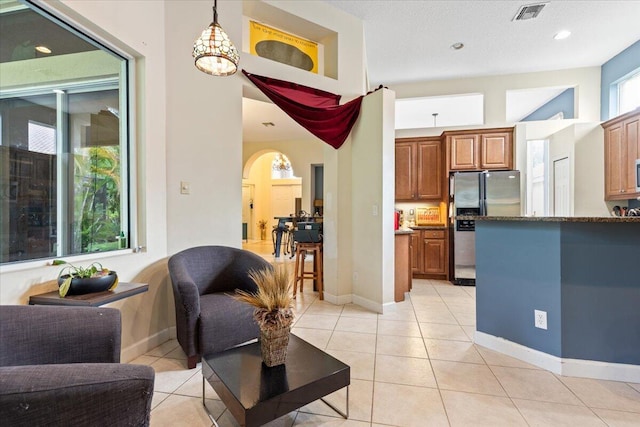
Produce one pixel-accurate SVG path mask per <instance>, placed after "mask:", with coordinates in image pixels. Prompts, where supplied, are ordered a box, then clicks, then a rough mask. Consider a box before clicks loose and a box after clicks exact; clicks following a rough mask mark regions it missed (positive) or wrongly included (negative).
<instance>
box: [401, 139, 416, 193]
mask: <svg viewBox="0 0 640 427" xmlns="http://www.w3.org/2000/svg"><path fill="white" fill-rule="evenodd" d="M415 150H416V145H415V144H414V143H411V142H397V143H396V199H397V200H411V199H413V198H414V197H415V188H416V184H415V182H416V155H415Z"/></svg>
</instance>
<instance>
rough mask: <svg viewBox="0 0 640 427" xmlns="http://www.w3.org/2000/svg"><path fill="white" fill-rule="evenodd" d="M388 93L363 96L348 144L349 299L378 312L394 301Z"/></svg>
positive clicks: (390, 104)
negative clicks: (349, 183) (349, 205)
mask: <svg viewBox="0 0 640 427" xmlns="http://www.w3.org/2000/svg"><path fill="white" fill-rule="evenodd" d="M394 95H395V94H394V93H393V92H392V91H390V90H379V91H376V92H374V93H373V94H371V95H369V96H367V97H365V98H364V100H363V103H362V109H361V111H360V119H359V121H358V123H356V125H355V126H354V129H353V131H352V144H351V150H352V163H351V173H352V181H351V182H352V183H353V187H352V191H353V193H352V200H353V207H352V225H353V228H352V239H353V243H352V245H353V246H352V266H353V267H352V268H353V295H354V302H356V303H358V304H360V305H363V306H365V307H368V308H370V309H374V310H376V311H378V312H383V311H384V305H385V304H391V303H393V301H394V298H393V296H394V293H393V291H394V281H395V278H394V260H395V252H394V237H395V234H394V201H395V200H394V198H395V191H394V187H395V161H394V141H395V138H394V116H395V114H394V113H395V109H394V104H395V96H394Z"/></svg>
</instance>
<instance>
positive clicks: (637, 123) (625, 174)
mask: <svg viewBox="0 0 640 427" xmlns="http://www.w3.org/2000/svg"><path fill="white" fill-rule="evenodd" d="M602 127H603V129H604V174H605V178H604V182H605V186H604V191H605V195H604V198H605V200H627V199H633V198H636V197H640V193H638V192H637V191H636V166H635V163H636V159H638V158H640V132H639V130H640V129H639V128H640V111H639V110H637V109H636V110H634V111H632V112H630V113H627V114H623V115H621V116H619V117H616V118H614V119H611V120H609V121H606V122H604V123H602Z"/></svg>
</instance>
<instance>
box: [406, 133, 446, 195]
mask: <svg viewBox="0 0 640 427" xmlns="http://www.w3.org/2000/svg"><path fill="white" fill-rule="evenodd" d="M442 154H443V152H442V142H441V140H440V138H439V137H433V138H406V139H401V140H398V141H397V142H396V200H441V199H442V195H443V188H442V183H443V177H444V171H443V165H442V162H443V155H442Z"/></svg>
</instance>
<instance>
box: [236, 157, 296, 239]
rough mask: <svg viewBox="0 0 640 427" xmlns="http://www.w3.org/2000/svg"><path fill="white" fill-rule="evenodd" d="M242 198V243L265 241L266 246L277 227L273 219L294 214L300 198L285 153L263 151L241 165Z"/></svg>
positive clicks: (292, 170) (294, 177) (291, 168)
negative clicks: (243, 166) (274, 228)
mask: <svg viewBox="0 0 640 427" xmlns="http://www.w3.org/2000/svg"><path fill="white" fill-rule="evenodd" d="M242 196H243V197H242V199H243V204H242V218H243V229H244V228H245V225H244V224H246V230H247V231H246V242H253V243H256V242H257V241H265V243H267V244H269V245H270V244H271V230H272V229H273V226H274V225H276V224H277V220H276V219H274V218H275V217H277V216H289V215H292V214H294V213H296V205H298V206H299V203H300V202H299V201H300V200H301V198H302V178H300V177H296V176H295V171H294V169H293V166H292V165H291V162H290V161H289V159H288V157H287V156H286V154H285V153H282V152H280V151H277V150H264V151H261V152H260V153H256V155H254V156H252V158H251V159H249V161H248V162H247V164H246V165H245V170H244V174H243V179H242ZM296 201H298V203H297V204H296ZM262 225H264V227H262ZM262 230H264V231H265V233H264V236H263V235H262ZM244 237H245V236H244V235H243V238H244ZM263 237H264V239H263Z"/></svg>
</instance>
